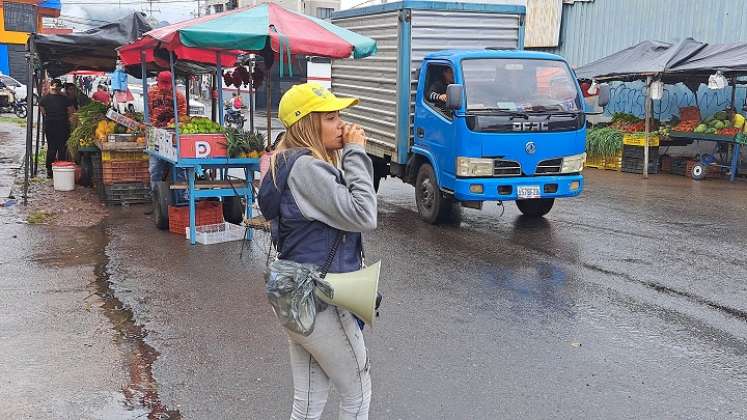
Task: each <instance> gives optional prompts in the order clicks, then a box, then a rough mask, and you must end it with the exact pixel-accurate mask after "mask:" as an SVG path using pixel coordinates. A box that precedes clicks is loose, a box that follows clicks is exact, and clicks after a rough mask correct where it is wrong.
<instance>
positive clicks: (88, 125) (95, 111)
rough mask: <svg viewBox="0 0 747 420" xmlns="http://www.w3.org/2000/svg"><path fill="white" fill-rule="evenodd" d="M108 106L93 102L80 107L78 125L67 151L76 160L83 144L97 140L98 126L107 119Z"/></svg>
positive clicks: (77, 114) (68, 141)
mask: <svg viewBox="0 0 747 420" xmlns="http://www.w3.org/2000/svg"><path fill="white" fill-rule="evenodd" d="M106 110H107V107H106V105H104V104H102V103H100V102H96V101H91V102H89V103H88V104H86V105H84V106H82V107H80V109H79V110H78V112H77V113H76V114H75V115H76V116H77V123H76V124H75V126H74V128H73V131H72V132H70V137H69V138H68V140H67V150H68V153H69V154H70V156H72V157H73V158H74V159H75V158H77V156H78V148H79V147H80V144H81V142H87V141H90V140H92V139H95V138H96V126H97V125H98V123H99V121H101V120H103V119H105V118H106Z"/></svg>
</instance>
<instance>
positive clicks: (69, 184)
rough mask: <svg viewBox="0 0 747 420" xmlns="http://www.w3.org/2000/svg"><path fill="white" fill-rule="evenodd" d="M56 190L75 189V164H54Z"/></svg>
mask: <svg viewBox="0 0 747 420" xmlns="http://www.w3.org/2000/svg"><path fill="white" fill-rule="evenodd" d="M52 173H53V174H54V178H53V179H54V190H55V191H72V190H74V189H75V167H74V166H53V167H52Z"/></svg>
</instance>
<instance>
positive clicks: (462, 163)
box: [456, 157, 493, 177]
mask: <svg viewBox="0 0 747 420" xmlns="http://www.w3.org/2000/svg"><path fill="white" fill-rule="evenodd" d="M456 166H457V167H456V174H457V176H464V177H469V176H493V159H478V158H468V157H458V158H457V165H456Z"/></svg>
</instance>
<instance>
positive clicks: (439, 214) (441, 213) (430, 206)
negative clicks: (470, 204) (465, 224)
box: [415, 163, 461, 225]
mask: <svg viewBox="0 0 747 420" xmlns="http://www.w3.org/2000/svg"><path fill="white" fill-rule="evenodd" d="M415 202H416V203H417V205H418V213H419V214H420V217H422V218H423V220H425V221H426V222H428V223H430V224H432V225H437V224H441V223H458V222H459V220H460V219H461V208H460V207H459V206H458V205H456V203H455V202H454V200H452V199H450V198H447V197H444V196H443V194H441V189H440V188H439V187H438V183H437V182H436V175H435V173H434V172H433V167H432V166H431V165H429V164H427V163H424V164H423V165H422V166H421V167H420V169H419V170H418V177H417V179H416V181H415Z"/></svg>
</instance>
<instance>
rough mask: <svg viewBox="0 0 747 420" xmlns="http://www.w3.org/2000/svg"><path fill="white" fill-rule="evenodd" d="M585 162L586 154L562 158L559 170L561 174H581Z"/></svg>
mask: <svg viewBox="0 0 747 420" xmlns="http://www.w3.org/2000/svg"><path fill="white" fill-rule="evenodd" d="M585 162H586V153H581V154H580V155H573V156H566V157H564V158H563V166H562V167H561V168H560V173H561V174H572V173H575V172H581V171H582V170H583V169H584V163H585Z"/></svg>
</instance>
